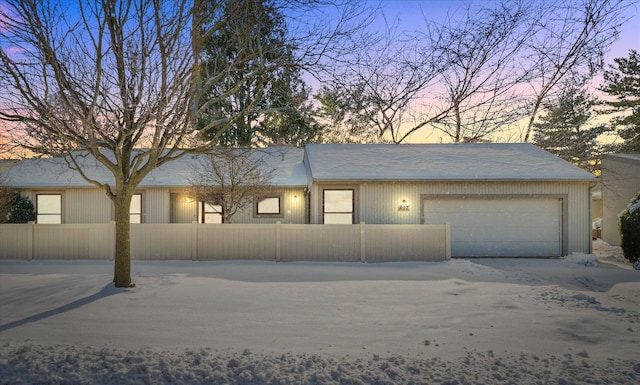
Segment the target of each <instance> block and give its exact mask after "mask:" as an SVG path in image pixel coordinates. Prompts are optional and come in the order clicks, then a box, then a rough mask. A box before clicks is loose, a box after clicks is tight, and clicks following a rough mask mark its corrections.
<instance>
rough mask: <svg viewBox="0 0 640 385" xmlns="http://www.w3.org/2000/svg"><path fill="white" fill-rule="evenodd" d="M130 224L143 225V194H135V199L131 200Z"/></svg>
mask: <svg viewBox="0 0 640 385" xmlns="http://www.w3.org/2000/svg"><path fill="white" fill-rule="evenodd" d="M129 222H130V223H142V194H133V198H131V205H130V206H129Z"/></svg>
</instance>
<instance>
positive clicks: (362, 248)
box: [360, 222, 367, 263]
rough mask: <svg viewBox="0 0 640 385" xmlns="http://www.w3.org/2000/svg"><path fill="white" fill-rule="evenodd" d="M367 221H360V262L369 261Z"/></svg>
mask: <svg viewBox="0 0 640 385" xmlns="http://www.w3.org/2000/svg"><path fill="white" fill-rule="evenodd" d="M366 241H367V240H366V234H365V223H364V222H360V262H363V263H364V262H367V255H366V253H367V251H366V245H367V242H366Z"/></svg>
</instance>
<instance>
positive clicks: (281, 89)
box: [199, 0, 320, 146]
mask: <svg viewBox="0 0 640 385" xmlns="http://www.w3.org/2000/svg"><path fill="white" fill-rule="evenodd" d="M207 4H209V7H211V8H212V9H209V10H208V11H209V12H224V13H228V14H230V15H234V14H238V12H243V14H244V16H245V17H244V18H242V19H241V20H237V19H234V18H232V17H225V18H222V20H224V23H226V24H225V25H224V26H222V28H220V30H219V31H218V33H216V34H215V35H212V36H211V37H210V38H208V39H206V40H205V42H204V46H203V52H204V54H205V57H204V58H203V62H204V65H203V67H204V68H205V80H204V81H205V83H206V73H207V72H211V73H216V71H215V70H214V69H215V68H221V67H224V65H225V63H226V62H227V61H229V60H230V59H231V58H234V59H237V58H239V57H240V58H241V57H242V55H243V50H244V47H247V46H251V47H253V49H256V47H259V49H260V50H261V51H262V52H263V55H262V61H261V62H256V61H254V60H248V61H246V62H245V65H244V67H242V68H236V69H233V70H231V71H229V72H228V73H227V75H226V76H227V81H226V82H225V83H224V84H226V85H227V86H233V85H237V87H238V89H237V92H235V93H233V94H232V95H230V96H228V97H223V98H221V97H220V95H224V94H225V91H226V90H225V89H220V88H219V87H217V88H216V87H214V88H212V89H209V90H207V92H206V94H204V95H203V96H202V100H201V104H202V105H208V107H207V108H206V111H207V113H205V114H203V115H202V116H201V117H200V122H199V126H200V127H204V126H207V125H208V123H209V122H210V121H212V120H216V119H226V118H227V117H229V116H234V115H238V112H240V111H243V110H246V109H247V107H248V106H251V105H254V106H255V107H256V108H254V109H253V112H252V113H249V114H246V115H245V116H244V118H243V119H241V120H238V121H236V122H235V124H234V125H233V128H232V129H230V130H227V131H226V132H223V133H218V132H215V131H204V132H203V135H204V136H205V137H207V138H209V139H212V138H217V139H218V141H219V142H220V144H223V145H232V146H233V145H235V146H250V145H252V144H255V143H256V142H260V141H262V142H277V141H280V140H284V141H285V142H286V143H290V144H296V145H300V144H304V143H306V142H309V141H313V140H315V139H316V138H317V137H318V135H319V133H320V126H319V125H318V124H317V123H316V122H315V120H314V119H313V117H312V115H311V106H310V105H309V104H308V91H307V89H306V85H305V83H304V81H303V80H302V77H301V72H300V69H299V68H297V67H296V64H295V57H294V50H295V47H293V46H292V45H291V44H288V43H287V42H286V40H287V38H286V35H287V26H286V25H285V21H284V17H283V15H282V14H281V13H280V11H279V9H278V8H277V6H276V3H275V2H274V1H272V0H262V1H256V0H240V1H236V0H226V1H223V2H222V4H223V10H222V11H220V10H218V9H215V7H217V6H218V5H219V4H217V3H215V2H210V3H207ZM205 6H206V5H205ZM205 27H206V26H205ZM238 30H242V31H243V32H242V33H238ZM246 36H249V38H248V39H247V38H246ZM239 37H245V40H242V41H239ZM247 40H248V41H247Z"/></svg>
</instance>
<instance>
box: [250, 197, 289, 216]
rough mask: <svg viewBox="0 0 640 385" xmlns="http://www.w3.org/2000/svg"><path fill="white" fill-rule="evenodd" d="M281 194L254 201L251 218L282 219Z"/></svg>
mask: <svg viewBox="0 0 640 385" xmlns="http://www.w3.org/2000/svg"><path fill="white" fill-rule="evenodd" d="M282 201H283V200H282V194H279V195H278V194H276V195H272V196H264V197H260V198H258V199H256V201H255V206H254V210H253V216H254V217H256V218H265V217H266V218H274V217H282Z"/></svg>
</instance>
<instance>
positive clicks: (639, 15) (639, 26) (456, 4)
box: [380, 0, 640, 64]
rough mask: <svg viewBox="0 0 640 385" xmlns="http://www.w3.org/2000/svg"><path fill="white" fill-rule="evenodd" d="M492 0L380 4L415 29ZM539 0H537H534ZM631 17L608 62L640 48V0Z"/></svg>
mask: <svg viewBox="0 0 640 385" xmlns="http://www.w3.org/2000/svg"><path fill="white" fill-rule="evenodd" d="M492 1H493V0H487V1H481V0H469V1H464V0H381V1H380V4H381V7H382V10H383V11H384V13H385V15H386V17H387V18H388V19H389V20H390V21H392V20H394V19H395V18H397V19H398V21H399V26H400V27H401V28H400V29H406V30H412V29H414V28H416V27H419V26H420V25H422V24H423V23H424V18H425V17H427V18H430V19H435V20H440V19H441V18H443V17H445V16H446V15H447V13H448V12H449V13H452V12H455V11H456V10H460V9H463V8H464V7H465V5H466V4H469V3H471V4H474V3H478V4H484V3H490V2H492ZM533 1H538V0H533ZM628 16H629V17H630V19H629V20H628V21H627V22H626V23H625V25H624V26H623V27H622V30H621V32H620V38H619V39H618V40H617V41H616V42H615V43H614V44H613V45H612V47H611V50H610V51H609V52H608V53H607V54H606V56H605V58H606V63H609V64H611V63H613V59H614V58H616V57H623V56H624V57H626V56H628V53H629V50H630V49H636V50H640V3H636V4H635V5H631V6H630V7H629V9H628Z"/></svg>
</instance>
